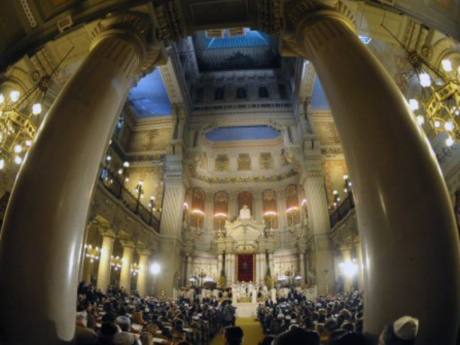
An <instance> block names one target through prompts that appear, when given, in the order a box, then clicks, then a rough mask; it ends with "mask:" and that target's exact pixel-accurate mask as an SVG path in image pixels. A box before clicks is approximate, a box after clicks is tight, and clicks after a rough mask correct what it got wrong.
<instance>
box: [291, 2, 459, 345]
mask: <svg viewBox="0 0 460 345" xmlns="http://www.w3.org/2000/svg"><path fill="white" fill-rule="evenodd" d="M300 3H302V2H300ZM304 8H307V6H306V7H304ZM311 9H312V7H309V10H308V11H310V10H311ZM304 11H307V10H306V9H305V10H303V8H300V7H296V6H293V8H292V12H291V17H290V18H291V20H292V23H295V27H296V29H295V32H296V40H297V46H298V48H299V49H300V50H302V52H303V54H304V55H305V57H307V58H308V59H309V60H310V61H312V63H313V64H314V66H315V69H316V71H317V73H318V76H319V78H320V79H321V82H322V85H323V87H324V90H325V93H326V95H327V97H328V99H329V102H330V105H331V109H332V114H333V116H334V119H335V122H336V125H337V129H338V132H339V135H340V138H341V139H342V142H343V147H344V151H345V156H346V159H347V162H348V166H349V168H350V175H351V176H352V178H353V191H354V196H355V201H356V213H357V219H358V224H359V228H360V229H361V230H362V234H361V238H362V241H363V248H364V263H365V269H366V273H365V279H366V282H365V301H364V308H365V309H364V320H365V321H364V330H365V331H366V332H369V333H371V334H378V333H379V332H380V331H381V330H382V328H383V326H384V325H385V324H387V323H389V322H391V321H392V320H394V319H395V318H397V317H399V316H401V315H413V316H415V317H417V318H419V319H420V325H422V326H421V327H420V333H419V336H418V339H417V343H418V344H435V343H437V344H446V345H447V344H449V345H450V344H454V343H455V341H456V337H457V327H458V324H459V316H458V315H460V313H459V306H460V298H459V293H460V286H459V276H460V272H459V263H460V259H459V238H458V232H457V228H456V225H455V219H454V216H453V212H452V207H451V205H450V202H449V197H448V193H447V189H446V185H445V182H444V180H443V177H442V174H441V169H440V168H439V165H438V163H437V162H436V157H435V155H434V154H433V151H432V149H431V147H430V145H429V142H428V140H427V138H426V136H425V135H424V133H423V131H422V130H421V129H420V128H419V127H418V125H417V123H416V122H415V120H414V117H413V116H412V114H411V113H410V110H409V108H408V106H407V103H406V101H405V99H404V97H403V95H402V94H401V92H400V91H399V89H398V87H397V86H396V84H395V83H394V82H393V80H392V78H391V77H390V76H389V75H388V73H387V72H386V71H385V69H384V67H383V66H382V65H381V64H380V62H379V61H378V60H377V59H376V58H375V57H374V56H373V55H372V54H371V53H370V52H369V50H368V49H367V48H366V46H364V45H363V44H362V42H361V41H360V40H359V38H358V36H357V35H356V34H355V33H354V32H353V30H352V29H351V28H350V27H351V26H349V25H348V24H347V21H346V19H344V18H343V17H341V15H340V14H339V13H336V12H333V11H329V10H323V11H319V12H317V14H316V15H315V14H314V13H305V12H304ZM328 11H329V12H328ZM310 216H312V217H313V216H314V214H313V213H311V214H310ZM430 253H431V254H430ZM401 287H404V288H401Z"/></svg>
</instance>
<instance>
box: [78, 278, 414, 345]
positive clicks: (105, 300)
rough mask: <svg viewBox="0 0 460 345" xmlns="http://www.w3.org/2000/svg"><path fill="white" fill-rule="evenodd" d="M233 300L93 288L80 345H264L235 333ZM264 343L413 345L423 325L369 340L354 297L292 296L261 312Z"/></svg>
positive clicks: (404, 323) (81, 318) (81, 307)
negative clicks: (219, 338) (219, 344)
mask: <svg viewBox="0 0 460 345" xmlns="http://www.w3.org/2000/svg"><path fill="white" fill-rule="evenodd" d="M235 311H236V307H235V306H233V305H232V301H231V299H228V298H219V297H215V296H212V297H210V298H208V297H204V298H203V297H202V296H201V294H200V293H199V291H198V293H197V294H196V295H195V297H194V298H193V299H192V300H191V299H189V298H186V297H179V298H178V299H177V300H169V299H159V298H153V297H147V298H141V297H139V296H138V295H137V294H132V295H129V294H127V293H126V292H124V291H123V290H122V289H118V288H110V289H109V290H108V292H107V293H102V292H101V291H98V290H96V289H95V287H94V286H92V285H91V284H85V283H81V284H80V286H79V289H78V301H77V319H76V336H75V343H76V344H77V345H153V344H166V345H190V344H193V345H206V344H210V343H211V341H212V340H213V338H214V337H215V336H216V335H217V334H219V333H220V332H223V334H224V344H225V345H258V344H250V343H248V342H246V341H245V337H244V329H243V328H241V327H238V326H235V320H236V317H235V315H236V314H235ZM257 319H258V320H259V322H260V325H261V327H262V329H263V332H264V335H265V338H264V339H261V340H260V342H259V344H260V345H269V344H270V345H295V344H298V345H367V344H369V345H411V344H415V339H416V336H417V333H418V320H417V319H415V318H412V317H410V316H403V317H401V318H399V319H398V320H395V321H394V322H393V323H392V324H390V325H387V326H386V327H385V328H384V329H383V331H382V333H381V335H380V337H379V338H377V339H373V338H371V337H369V336H367V335H366V334H363V300H362V295H361V294H360V293H359V292H357V291H355V292H353V293H350V294H338V295H335V296H323V297H318V298H316V299H314V300H311V299H308V298H306V297H305V295H303V294H301V293H299V292H297V291H295V290H293V291H292V292H291V293H289V295H288V296H287V297H285V298H280V299H278V300H276V302H274V301H272V300H270V299H267V300H266V301H265V302H261V303H259V305H258V307H257Z"/></svg>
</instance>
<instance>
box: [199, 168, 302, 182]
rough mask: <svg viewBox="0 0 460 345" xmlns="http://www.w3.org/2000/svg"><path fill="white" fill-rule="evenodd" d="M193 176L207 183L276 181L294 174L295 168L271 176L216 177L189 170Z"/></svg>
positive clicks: (295, 173)
mask: <svg viewBox="0 0 460 345" xmlns="http://www.w3.org/2000/svg"><path fill="white" fill-rule="evenodd" d="M190 175H191V177H193V178H196V179H198V180H201V181H204V182H207V183H242V182H244V183H247V182H277V181H282V180H285V179H287V178H289V177H292V176H296V175H297V172H296V171H295V170H289V171H288V172H286V173H284V174H279V175H271V176H248V177H243V176H231V177H217V176H212V177H211V176H202V175H198V174H197V173H196V171H190Z"/></svg>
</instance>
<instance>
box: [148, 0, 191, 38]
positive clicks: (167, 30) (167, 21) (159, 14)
mask: <svg viewBox="0 0 460 345" xmlns="http://www.w3.org/2000/svg"><path fill="white" fill-rule="evenodd" d="M154 17H155V22H156V26H157V35H158V38H159V39H161V40H167V41H178V40H179V39H181V38H183V37H184V36H185V25H184V21H183V18H182V15H181V12H180V8H179V6H178V4H177V3H176V1H174V0H166V1H162V2H161V4H160V5H158V6H155V13H154Z"/></svg>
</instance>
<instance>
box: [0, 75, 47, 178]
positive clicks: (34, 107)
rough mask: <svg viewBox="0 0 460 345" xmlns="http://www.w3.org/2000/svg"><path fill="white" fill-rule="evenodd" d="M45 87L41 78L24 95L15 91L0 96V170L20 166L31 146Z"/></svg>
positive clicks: (45, 82)
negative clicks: (39, 100)
mask: <svg viewBox="0 0 460 345" xmlns="http://www.w3.org/2000/svg"><path fill="white" fill-rule="evenodd" d="M47 84H48V80H47V79H46V78H45V77H43V78H42V79H41V80H40V81H39V83H38V84H37V85H36V86H35V87H34V88H32V89H31V90H29V91H28V92H27V93H25V94H24V95H21V93H20V91H18V90H16V89H13V90H11V91H10V92H9V93H8V94H7V95H4V94H3V93H0V170H3V169H4V168H5V166H6V165H7V164H11V163H13V162H14V163H15V164H17V165H20V164H21V163H22V161H23V160H24V156H25V154H26V153H27V152H28V151H29V149H30V147H31V146H32V142H33V139H34V137H35V133H36V131H37V126H38V115H40V114H41V113H42V110H43V109H42V104H41V102H38V101H37V100H38V99H40V94H44V92H46V89H47ZM37 96H38V97H37Z"/></svg>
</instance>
